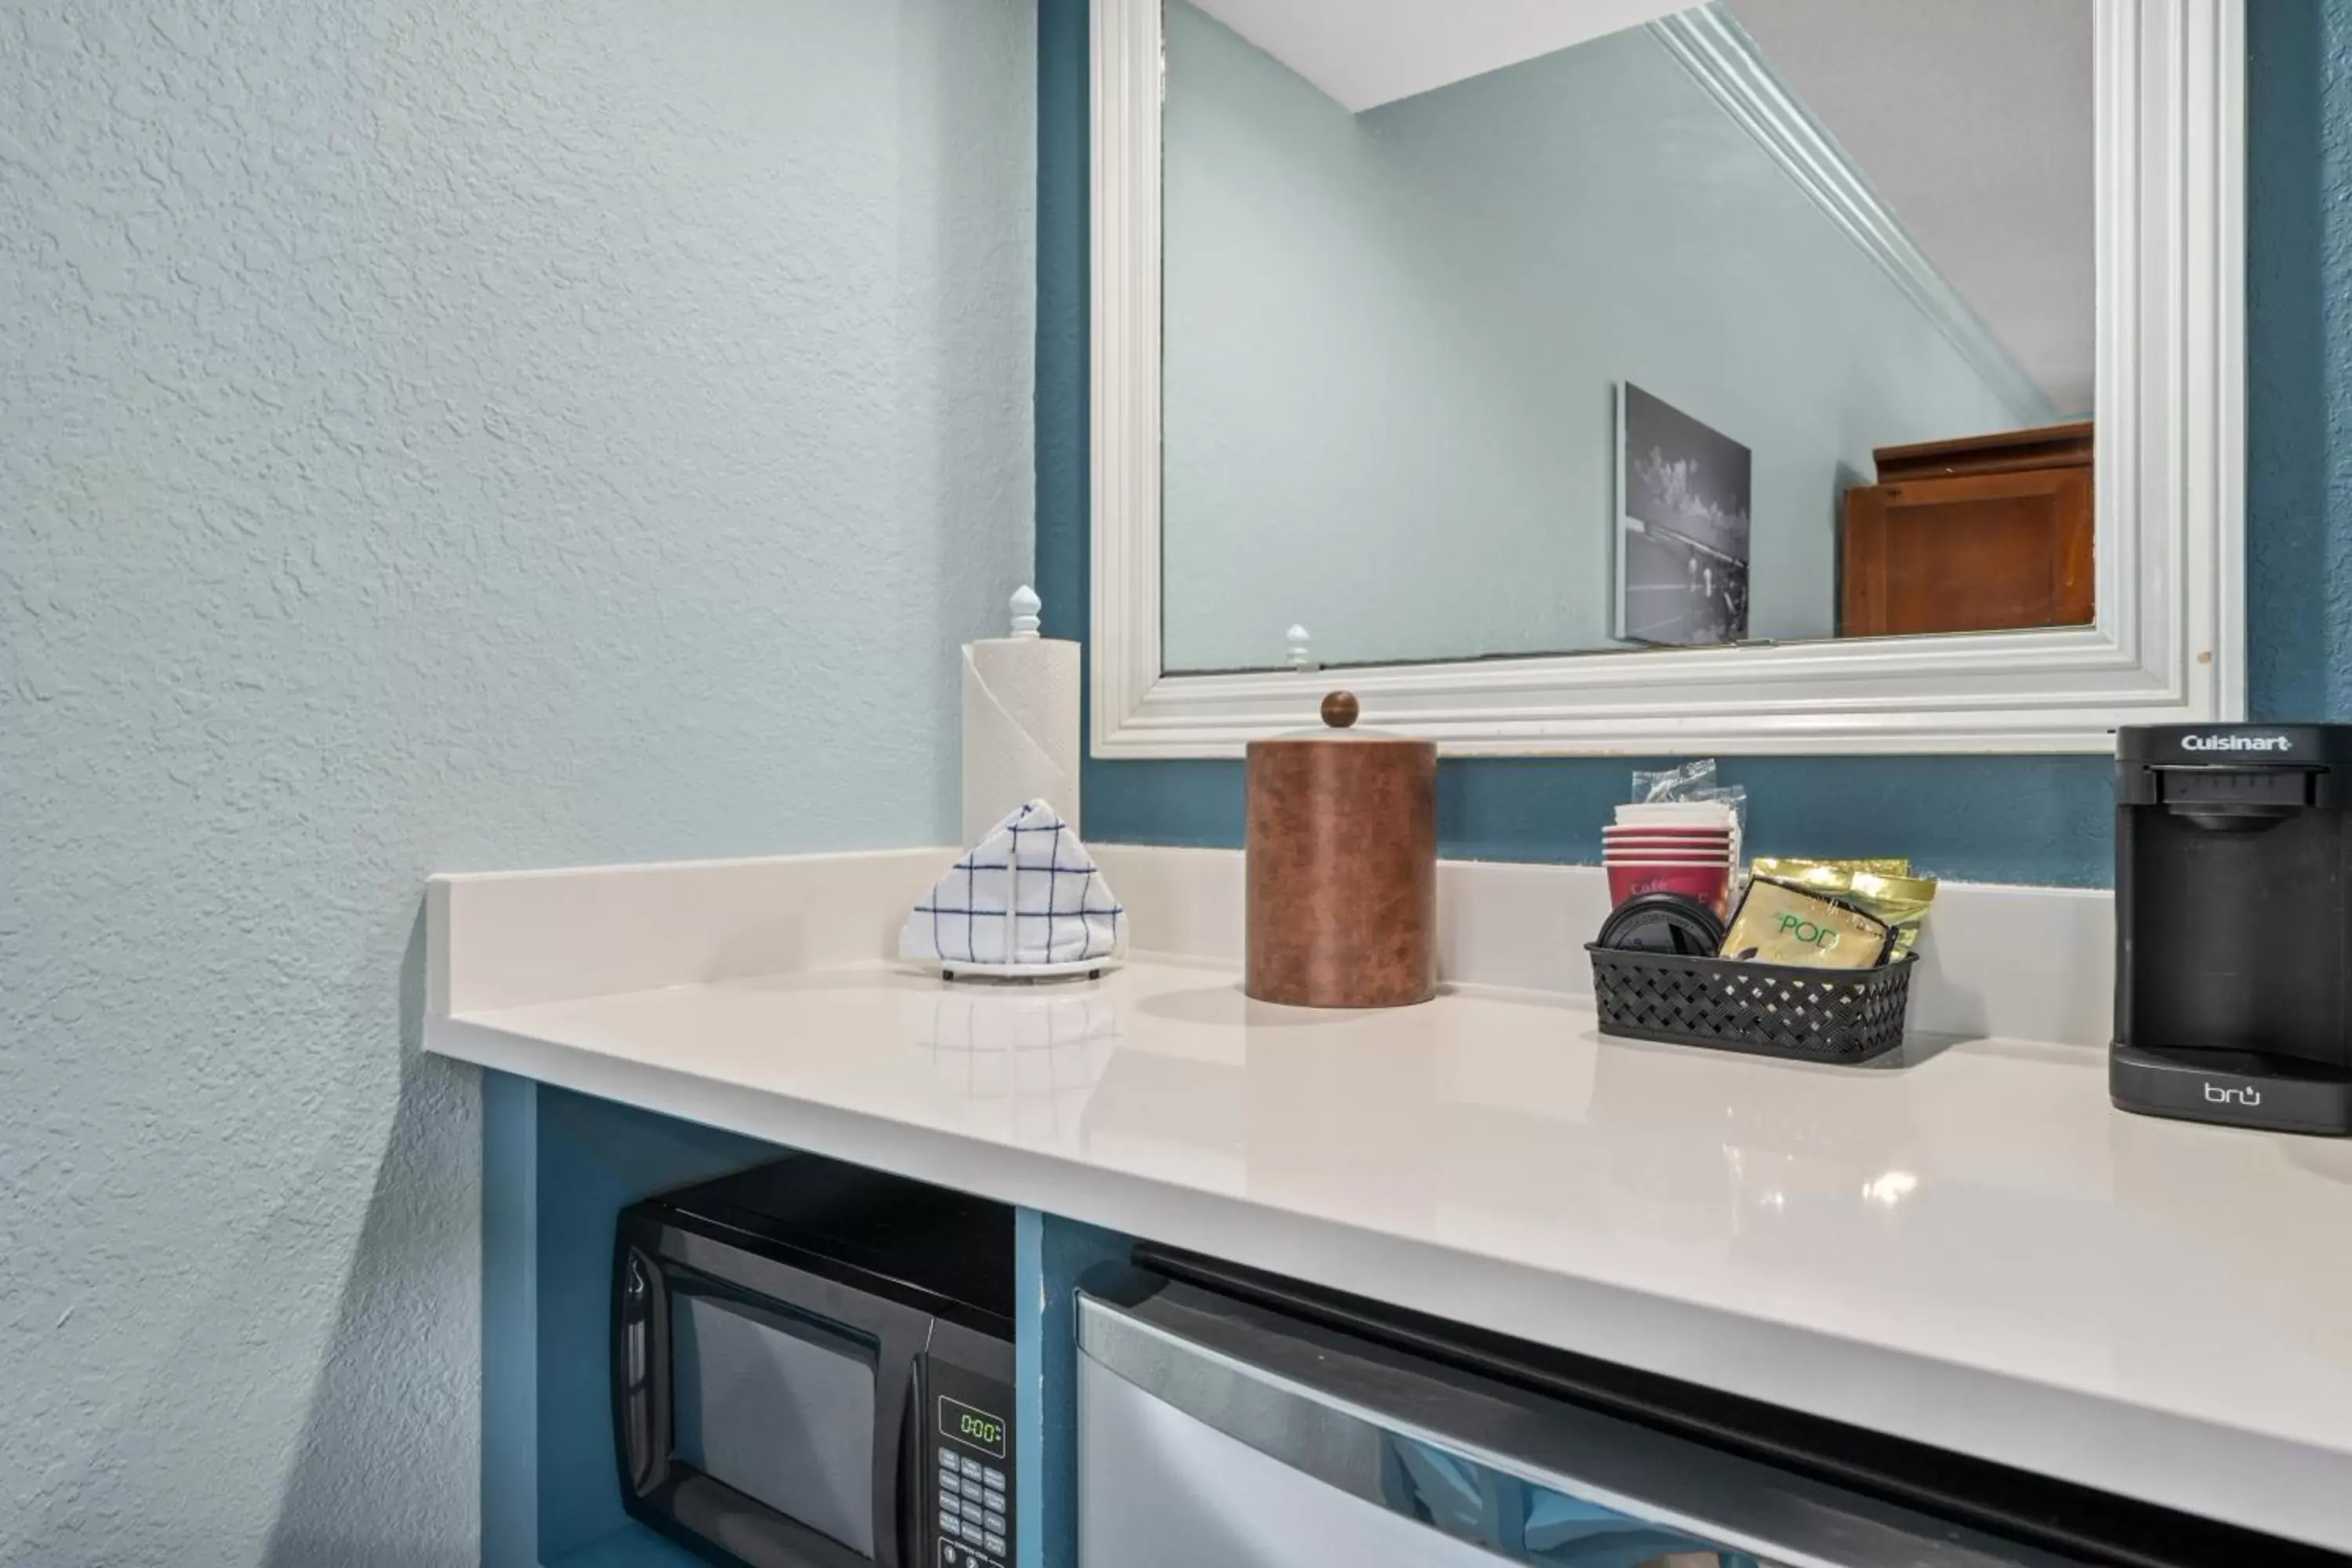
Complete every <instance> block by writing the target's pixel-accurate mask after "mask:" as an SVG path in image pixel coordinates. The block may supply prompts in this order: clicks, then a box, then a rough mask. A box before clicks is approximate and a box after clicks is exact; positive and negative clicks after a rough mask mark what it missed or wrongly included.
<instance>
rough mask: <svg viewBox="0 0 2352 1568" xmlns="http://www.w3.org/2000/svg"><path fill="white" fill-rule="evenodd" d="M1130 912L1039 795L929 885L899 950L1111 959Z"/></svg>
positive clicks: (949, 956) (946, 955) (988, 958)
mask: <svg viewBox="0 0 2352 1568" xmlns="http://www.w3.org/2000/svg"><path fill="white" fill-rule="evenodd" d="M1126 913H1127V911H1126V910H1123V909H1121V908H1120V907H1119V903H1118V900H1117V899H1115V898H1113V897H1112V896H1111V890H1110V888H1109V886H1108V884H1106V883H1105V882H1104V881H1103V879H1102V873H1101V871H1099V870H1097V868H1096V867H1095V862H1094V857H1093V856H1091V855H1089V854H1087V849H1086V846H1085V845H1083V844H1081V843H1079V842H1078V837H1077V835H1076V834H1075V833H1073V832H1071V831H1070V828H1069V825H1068V824H1067V823H1066V822H1064V821H1063V820H1062V818H1061V816H1060V815H1059V814H1057V813H1056V812H1055V810H1054V808H1053V807H1052V806H1050V805H1046V804H1045V802H1044V801H1042V800H1033V801H1031V802H1030V803H1029V804H1028V805H1024V806H1023V807H1021V808H1020V809H1019V810H1018V811H1015V812H1013V814H1012V815H1011V816H1007V817H1006V818H1005V819H1004V820H1003V822H1000V823H998V824H997V825H996V826H994V827H993V828H991V829H990V830H989V833H988V837H985V838H983V839H982V840H981V841H980V842H979V843H978V844H976V845H974V846H973V847H971V849H970V850H968V851H967V852H966V853H965V854H964V856H963V858H961V859H960V860H958V861H957V862H956V863H955V865H954V866H953V867H952V868H950V870H949V871H948V873H947V875H945V876H944V877H941V878H940V879H939V880H938V881H937V882H935V883H933V884H932V886H931V890H930V891H929V893H928V894H926V895H925V896H924V898H923V900H922V901H921V902H920V903H919V904H917V905H916V906H915V908H914V910H913V912H911V913H910V914H909V915H908V917H907V924H906V928H905V929H904V931H901V932H900V934H899V939H898V951H899V952H900V953H901V955H903V956H905V957H908V958H913V959H925V960H933V961H938V962H942V963H973V964H1040V963H1086V962H1087V961H1088V960H1090V959H1097V958H1109V957H1112V956H1114V955H1115V954H1116V953H1117V952H1118V950H1119V948H1120V945H1121V935H1122V933H1121V931H1120V923H1121V921H1122V920H1123V918H1124V917H1125V915H1126Z"/></svg>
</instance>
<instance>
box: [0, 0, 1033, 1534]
mask: <svg viewBox="0 0 2352 1568" xmlns="http://www.w3.org/2000/svg"><path fill="white" fill-rule="evenodd" d="M1033 37H1034V10H1033V8H1032V6H1031V5H1029V4H1028V3H1027V0H895V3H889V0H577V3H575V4H569V5H551V4H545V3H535V0H511V3H500V4H493V5H468V4H459V3H457V0H315V3H312V4H306V5H259V4H255V3H252V0H186V3H183V0H154V3H152V4H142V5H89V4H83V3H80V0H15V3H14V4H11V5H8V6H6V7H5V8H0V83H5V89H0V366H5V372H0V823H5V862H0V864H5V871H0V1256H5V1258H6V1259H7V1262H6V1264H5V1267H0V1387H5V1390H6V1394H5V1407H6V1410H7V1419H6V1421H5V1423H0V1563H11V1564H14V1563H27V1564H30V1563H39V1564H42V1565H43V1568H78V1565H84V1564H88V1565H97V1564H104V1565H106V1568H135V1565H141V1564H149V1563H157V1564H160V1563H170V1564H173V1565H174V1568H211V1565H214V1564H228V1565H244V1564H252V1563H273V1564H283V1565H285V1568H315V1565H321V1564H330V1563H331V1564H335V1565H336V1568H351V1565H362V1568H367V1565H373V1564H383V1565H385V1568H393V1565H395V1564H396V1565H398V1568H433V1565H438V1564H450V1565H454V1564H458V1563H471V1562H473V1561H475V1553H476V1540H475V1532H476V1523H477V1512H478V1506H477V1493H476V1477H477V1468H478V1462H479V1454H478V1442H477V1425H476V1424H477V1420H478V1406H477V1399H478V1377H479V1372H480V1367H479V1360H478V1335H479V1332H480V1324H479V1315H478V1289H479V1260H478V1214H479V1199H480V1194H479V1176H478V1159H479V1154H478V1151H479V1146H480V1138H481V1126H480V1117H479V1110H478V1091H477V1086H476V1082H475V1079H474V1078H473V1075H471V1074H470V1073H468V1072H466V1071H463V1070H460V1069H457V1068H450V1067H448V1066H446V1065H444V1064H439V1063H436V1062H433V1061H427V1060H424V1059H421V1058H419V1057H418V1055H417V1053H416V1049H415V1037H416V1026H417V1009H418V1007H419V1005H420V1000H421V995H420V992H421V952H420V948H419V939H420V932H419V926H418V910H419V904H420V893H421V889H422V885H423V879H424V878H425V875H426V873H428V872H430V871H432V870H435V869H437V868H453V867H466V866H490V865H499V866H511V865H519V864H550V863H563V862H589V861H596V860H604V859H616V858H653V857H661V856H710V855H730V854H741V853H749V852H758V851H777V850H793V849H807V848H819V847H835V846H847V845H859V846H868V845H888V844H908V843H919V842H925V841H931V840H936V839H937V838H939V837H941V836H943V835H946V834H949V833H950V832H951V831H952V827H953V824H954V821H955V795H954V785H955V766H954V735H955V704H956V687H955V685H954V681H953V672H954V662H953V658H954V647H955V645H956V643H957V641H958V640H959V638H960V637H961V636H963V635H968V634H969V632H970V630H971V628H972V627H974V626H984V625H988V624H992V622H993V621H994V620H996V619H997V618H998V617H1000V616H1001V615H1002V613H1003V601H1004V595H1006V594H1007V593H1008V592H1009V591H1010V590H1011V588H1012V587H1013V585H1014V584H1016V583H1018V582H1019V581H1020V580H1021V579H1022V578H1023V577H1024V576H1025V575H1026V574H1028V571H1029V569H1030V564H1031V556H1030V549H1031V534H1030V527H1029V521H1028V519H1029V510H1030V493H1031V482H1030V471H1031V457H1030V441H1031V421H1030V389H1031V375H1030V354H1031V344H1032V340H1033V310H1034V292H1033V289H1032V276H1033V261H1032V255H1033V240H1034V235H1033V224H1032V207H1033V201H1034V190H1035V184H1034V162H1033V160H1034V140H1033V135H1032V124H1033V121H1032V116H1033V114H1034V75H1033V70H1034V57H1033Z"/></svg>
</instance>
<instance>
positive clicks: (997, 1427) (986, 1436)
mask: <svg viewBox="0 0 2352 1568" xmlns="http://www.w3.org/2000/svg"><path fill="white" fill-rule="evenodd" d="M940 1436H943V1437H953V1438H954V1439H955V1440H956V1441H957V1442H959V1443H968V1444H970V1445H971V1447H975V1448H978V1449H979V1450H980V1451H981V1452H982V1453H983V1454H992V1455H994V1456H995V1457H996V1458H1000V1459H1001V1458H1004V1423H1003V1421H1001V1420H999V1419H997V1418H996V1417H995V1416H993V1415H990V1414H988V1412H986V1411H984V1410H974V1409H973V1408H972V1407H971V1405H965V1404H963V1403H961V1401H958V1400H953V1399H950V1398H949V1397H948V1396H947V1395H945V1394H941V1395H940Z"/></svg>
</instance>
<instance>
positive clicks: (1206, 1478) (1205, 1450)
mask: <svg viewBox="0 0 2352 1568" xmlns="http://www.w3.org/2000/svg"><path fill="white" fill-rule="evenodd" d="M1140 1261H1142V1262H1143V1263H1145V1264H1147V1265H1149V1266H1150V1267H1148V1268H1141V1269H1130V1268H1117V1269H1111V1270H1106V1271H1102V1272H1099V1273H1097V1274H1096V1275H1094V1276H1091V1277H1089V1279H1088V1280H1087V1289H1085V1290H1084V1291H1082V1293H1081V1295H1080V1297H1079V1300H1078V1303H1077V1307H1078V1348H1079V1357H1078V1445H1077V1447H1078V1457H1077V1467H1078V1519H1077V1527H1078V1543H1079V1549H1078V1561H1079V1563H1080V1568H1202V1565H1203V1564H1214V1565H1215V1568H1340V1565H1345V1568H1407V1565H1412V1568H1494V1565H1495V1564H1496V1563H1537V1564H1556V1565H1559V1568H1570V1565H1573V1568H1993V1565H1996V1564H2035V1565H2055V1564H2061V1563H2064V1564H2076V1565H2079V1564H2085V1563H2104V1564H2119V1565H2120V1564H2128V1565H2131V1568H2157V1565H2163V1568H2185V1565H2188V1564H2206V1563H2217V1564H2218V1563H2230V1564H2232V1565H2233V1568H2245V1565H2247V1564H2255V1563H2259V1564H2262V1565H2263V1568H2281V1565H2284V1564H2287V1563H2294V1564H2297V1565H2301V1564H2305V1563H2310V1564H2317V1563H2338V1564H2340V1563H2341V1561H2342V1560H2341V1559H2337V1558H2334V1557H2332V1556H2330V1555H2329V1554H2327V1553H2326V1552H2319V1551H2317V1550H2316V1549H2314V1548H2309V1547H2304V1546H2298V1545H2295V1544H2293V1543H2290V1542H2282V1541H2276V1540H2272V1539H2268V1538H2264V1537H2260V1536H2256V1535H2253V1534H2252V1533H2251V1532H2247V1531H2240V1530H2236V1529H2232V1528H2231V1527H2227V1526H2222V1525H2218V1524H2215V1523H2212V1522H2211V1521H2202V1520H2194V1519H2189V1518H2187V1517H2185V1516H2182V1515H2179V1514H2177V1513H2173V1512H2170V1511H2169V1510H2161V1509H2156V1508H2152V1507H2149V1506H2148V1505H2147V1504H2144V1503H2139V1502H2135V1501H2130V1500H2124V1499H2120V1498H2115V1497H2111V1496H2108V1495H2106V1494H2103V1493H2093V1492H2089V1491H2087V1490H2085V1489H2081V1488H2078V1487H2074V1486H2071V1485H2068V1484H2066V1483H2063V1482H2058V1481H2053V1480H2050V1479H2047V1478H2042V1477H2036V1476H2031V1475H2027V1474H2024V1473H2022V1472H2020V1471H2015V1470H2011V1469H2008V1468H2004V1467H2001V1466H1998V1465H1993V1464H1989V1463H1987V1462H1985V1461H1982V1460H1979V1459H1973V1458H1966V1457H1963V1456H1960V1455H1956V1454H1948V1453H1944V1452H1941V1451H1938V1450H1932V1449H1927V1448H1925V1447H1920V1446H1918V1445H1916V1444H1910V1443H1906V1442H1902V1441H1900V1440H1898V1439H1894V1438H1889V1437H1885V1436H1882V1435H1878V1434H1874V1433H1866V1432H1861V1431H1859V1430H1857V1429H1855V1428H1852V1427H1847V1426H1840V1425H1838V1424H1835V1423H1830V1422H1825V1421H1821V1420H1819V1419H1817V1418H1814V1417H1811V1416H1806V1415H1801V1414H1799V1413H1797V1412H1793V1411H1787V1410H1782V1409H1780V1408H1778V1407H1776V1406H1768V1405H1757V1404H1754V1403H1753V1402H1749V1401H1744V1400H1740V1399H1738V1398H1737V1397H1735V1396H1731V1395H1727V1394H1718V1393H1716V1392H1714V1391H1709V1390H1705V1389H1700V1388H1696V1387H1695V1386H1693V1385H1690V1384H1675V1383H1670V1382H1668V1381H1667V1380H1664V1379H1660V1378H1656V1377H1654V1376H1651V1375H1649V1374H1647V1373H1637V1372H1634V1371H1632V1370H1631V1369H1627V1368H1624V1367H1618V1366H1612V1365H1609V1364H1607V1363H1595V1362H1592V1361H1590V1360H1588V1359H1585V1358H1580V1357H1575V1356H1570V1355H1566V1354H1563V1353H1559V1352H1550V1351H1548V1350H1545V1349H1544V1348H1542V1347H1537V1346H1530V1345H1525V1344H1522V1343H1519V1342H1514V1341H1507V1340H1504V1339H1502V1338H1501V1337H1499V1336H1495V1335H1489V1334H1484V1333H1481V1332H1479V1331H1472V1330H1467V1329H1463V1328H1461V1327H1460V1326H1458V1325H1453V1324H1446V1323H1443V1322H1439V1321H1434V1320H1430V1319H1424V1318H1418V1317H1415V1316H1412V1315H1411V1314H1405V1313H1401V1312H1397V1311H1395V1310H1391V1309H1387V1308H1382V1307H1378V1306H1375V1305H1373V1304H1371V1303H1367V1302H1362V1301H1360V1300H1354V1299H1351V1298H1345V1297H1339V1296H1336V1295H1332V1294H1330V1293H1328V1292H1321V1291H1318V1290H1317V1289H1313V1288H1311V1287H1306V1286H1301V1285H1298V1284H1297V1283H1295V1282H1289V1281H1283V1280H1279V1279H1270V1278H1269V1277H1266V1276H1262V1275H1255V1274H1252V1273H1248V1272H1246V1271H1243V1270H1239V1269H1235V1268H1232V1267H1231V1266H1228V1265H1223V1264H1219V1263H1215V1262H1213V1261H1212V1260H1208V1259H1202V1258H1193V1257H1191V1256H1190V1255H1183V1254H1172V1253H1165V1254H1160V1255H1159V1256H1157V1257H1154V1256H1151V1255H1150V1253H1149V1252H1148V1251H1147V1253H1146V1254H1144V1255H1143V1256H1142V1257H1141V1258H1140Z"/></svg>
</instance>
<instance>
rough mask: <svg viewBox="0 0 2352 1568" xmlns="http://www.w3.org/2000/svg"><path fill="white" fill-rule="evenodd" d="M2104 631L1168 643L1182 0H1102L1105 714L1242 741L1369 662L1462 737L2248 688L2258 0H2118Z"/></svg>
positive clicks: (1098, 478) (1118, 733)
mask: <svg viewBox="0 0 2352 1568" xmlns="http://www.w3.org/2000/svg"><path fill="white" fill-rule="evenodd" d="M1093 18H1094V34H1093V45H1094V65H1095V83H1094V123H1095V158H1094V204H1093V226H1094V296H1093V297H1094V318H1093V337H1092V373H1093V380H1092V388H1091V395H1092V415H1093V431H1092V441H1093V448H1092V457H1093V492H1092V501H1093V509H1094V510H1093V520H1092V526H1093V589H1094V604H1093V614H1092V638H1093V655H1094V657H1093V659H1092V670H1093V676H1092V682H1091V689H1090V702H1091V707H1090V713H1091V716H1092V720H1093V750H1094V754H1095V755H1097V756H1098V757H1104V758H1153V757H1231V756H1238V755H1240V754H1241V752H1242V748H1243V747H1244V744H1246V743H1247V742H1249V741H1251V740H1253V739H1255V738H1257V737H1260V736H1264V735H1269V734H1274V733H1277V732H1279V731H1284V730H1289V729H1296V728H1297V727H1298V726H1299V725H1300V724H1302V723H1305V722H1308V721H1310V720H1311V718H1312V715H1313V713H1314V711H1315V703H1316V700H1317V699H1318V697H1319V696H1320V695H1321V693H1322V692H1323V691H1325V690H1326V689H1329V688H1330V687H1333V686H1336V685H1340V684H1345V685H1346V686H1348V687H1349V689H1352V690H1354V691H1355V692H1356V693H1357V694H1358V696H1359V697H1360V698H1361V699H1362V700H1363V705H1364V710H1365V712H1366V713H1367V715H1368V716H1370V719H1371V721H1373V722H1376V723H1378V724H1380V725H1381V726H1382V727H1384V728H1388V729H1392V730H1401V731H1409V732H1412V733H1415V734H1421V735H1425V736H1428V737H1430V738H1432V739H1433V740H1435V741H1437V742H1439V744H1440V745H1441V746H1442V747H1443V748H1444V750H1445V751H1446V752H1449V753H1452V754H1471V753H1485V754H1520V755H1530V754H1534V755H1540V754H1572V753H1591V754H1609V753H1618V754H1649V755H1657V754H1664V753H1685V754H1690V753H1704V752H1720V753H1725V754H1735V753H1756V752H1795V753H1807V752H1811V753H1829V754H1838V753H1858V752H2105V751H2109V750H2111V749H2112V745H2113V742H2112V739H2111V736H2110V733H2109V732H2110V731H2112V730H2113V729H2114V728H2115V727H2116V725H2118V724H2142V723H2147V724H2153V723H2185V722H2204V721H2217V720H2228V719H2233V718H2238V717H2242V715H2243V713H2244V710H2245V657H2244V650H2245V628H2244V606H2245V593H2244V571H2243V568H2244V456H2243V453H2244V444H2245V431H2244V404H2245V376H2244V359H2245V321H2244V300H2243V290H2244V246H2245V216H2244V193H2243V185H2244V162H2245V100H2244V75H2245V47H2244V37H2245V16H2244V0H2095V18H2096V21H2095V26H2096V37H2097V43H2096V58H2097V83H2096V96H2097V104H2096V115H2095V122H2096V125H2097V128H2098V174H2097V188H2098V200H2099V212H2098V224H2097V234H2098V242H2097V243H2098V307H2097V308H2098V344H2099V363H2098V388H2099V393H2098V408H2097V411H2096V417H2097V421H2098V482H2097V500H2096V523H2095V529H2096V534H2095V538H2096V552H2097V566H2096V576H2097V605H2098V620H2097V624H2096V625H2095V626H2084V627H2076V628H2071V629H2063V630H2049V631H2036V632H2006V633H1995V634H1985V635H1974V636H1957V637H1887V638H1874V639H1869V640H1856V641H1851V642H1834V641H1832V642H1819V643H1801V644H1789V645H1783V646H1755V645H1750V646H1745V647H1715V648H1683V649H1672V650H1664V649H1660V650H1645V651H1642V652H1638V653H1599V654H1569V655H1559V656H1554V657H1546V658H1508V659H1485V660H1466V661H1462V662H1457V663H1448V664H1425V665H1407V666H1384V667H1378V668H1353V669H1347V670H1344V671H1338V670H1325V671H1323V672H1321V673H1319V674H1318V673H1304V674H1302V673H1298V672H1295V671H1289V670H1275V671H1266V672H1264V673H1255V674H1238V675H1200V676H1171V675H1167V674H1165V673H1164V672H1163V671H1162V669H1161V668H1160V525H1161V519H1160V447H1159V435H1160V0H1093Z"/></svg>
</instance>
